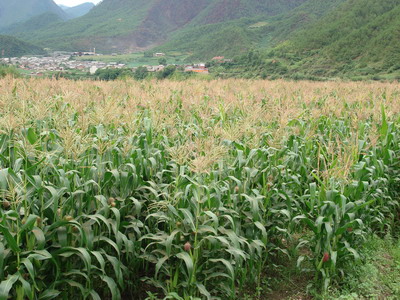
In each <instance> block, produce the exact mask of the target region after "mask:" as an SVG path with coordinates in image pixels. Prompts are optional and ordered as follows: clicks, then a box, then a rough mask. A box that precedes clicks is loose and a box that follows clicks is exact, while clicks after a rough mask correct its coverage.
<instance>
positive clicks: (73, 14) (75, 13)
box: [60, 2, 94, 19]
mask: <svg viewBox="0 0 400 300" xmlns="http://www.w3.org/2000/svg"><path fill="white" fill-rule="evenodd" d="M60 7H61V8H62V9H63V10H64V11H65V13H66V14H67V17H68V19H74V18H79V17H82V16H84V15H86V14H87V13H88V12H89V11H90V10H91V9H92V8H93V7H94V4H93V3H92V2H86V3H82V4H80V5H77V6H74V7H67V6H63V5H60Z"/></svg>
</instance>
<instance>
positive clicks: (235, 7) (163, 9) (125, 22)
mask: <svg viewBox="0 0 400 300" xmlns="http://www.w3.org/2000/svg"><path fill="white" fill-rule="evenodd" d="M304 1H306V0H290V1H286V0H267V1H260V0H235V1H230V2H229V5H227V3H226V0H198V1H192V0H146V1H144V0H137V1H130V0H104V1H103V2H101V3H100V4H99V5H97V6H96V7H95V8H93V9H92V10H91V11H90V12H89V13H88V14H87V15H85V16H83V17H81V18H78V19H74V20H70V21H68V22H62V23H59V24H57V26H53V25H51V26H48V27H47V28H45V29H41V30H40V31H37V32H35V33H34V34H32V33H29V34H27V33H26V32H25V31H23V30H20V32H19V33H15V34H16V36H18V37H20V38H23V39H26V40H30V41H38V42H40V44H41V45H43V46H46V47H47V46H48V45H52V47H54V48H56V49H63V50H85V49H88V48H91V47H96V48H97V49H99V50H100V51H103V52H114V51H120V52H129V51H134V50H140V49H147V48H150V47H154V46H157V45H160V44H163V43H165V42H166V41H168V40H169V39H170V37H171V36H172V35H173V34H174V33H176V32H179V31H181V30H183V29H186V28H188V27H192V28H197V26H198V25H202V24H203V25H204V24H210V23H221V22H222V24H223V23H225V22H229V21H231V20H238V19H240V18H243V17H256V16H259V15H263V16H272V15H277V14H279V13H283V12H286V11H289V10H291V9H293V8H294V7H296V6H298V5H300V4H302V3H303V2H304ZM196 38H197V37H196V36H192V37H191V39H190V41H192V42H195V41H196Z"/></svg>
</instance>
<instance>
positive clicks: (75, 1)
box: [54, 0, 101, 6]
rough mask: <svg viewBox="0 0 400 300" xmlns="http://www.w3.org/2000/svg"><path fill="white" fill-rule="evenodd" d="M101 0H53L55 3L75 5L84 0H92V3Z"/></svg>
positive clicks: (90, 0)
mask: <svg viewBox="0 0 400 300" xmlns="http://www.w3.org/2000/svg"><path fill="white" fill-rule="evenodd" d="M100 1H101V0H54V2H55V3H57V4H63V5H66V6H75V5H79V4H82V3H85V2H93V3H94V4H97V3H99V2H100Z"/></svg>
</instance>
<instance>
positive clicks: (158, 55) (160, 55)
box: [154, 52, 165, 57]
mask: <svg viewBox="0 0 400 300" xmlns="http://www.w3.org/2000/svg"><path fill="white" fill-rule="evenodd" d="M154 56H155V57H162V56H165V53H162V52H159V53H155V54H154Z"/></svg>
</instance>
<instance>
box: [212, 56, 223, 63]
mask: <svg viewBox="0 0 400 300" xmlns="http://www.w3.org/2000/svg"><path fill="white" fill-rule="evenodd" d="M224 59H225V56H215V57H213V58H212V59H211V60H213V61H219V62H222V61H224Z"/></svg>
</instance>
